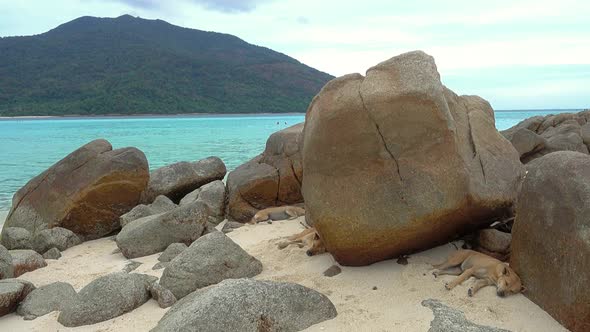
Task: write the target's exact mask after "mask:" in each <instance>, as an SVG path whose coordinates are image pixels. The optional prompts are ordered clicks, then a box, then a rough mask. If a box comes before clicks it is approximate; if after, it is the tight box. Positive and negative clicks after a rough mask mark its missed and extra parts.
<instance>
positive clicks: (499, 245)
mask: <svg viewBox="0 0 590 332" xmlns="http://www.w3.org/2000/svg"><path fill="white" fill-rule="evenodd" d="M511 241H512V235H511V234H510V233H504V232H501V231H499V230H497V229H482V230H480V231H479V232H478V233H477V243H478V245H479V246H481V247H482V248H484V249H485V250H487V251H491V252H497V253H509V252H510V242H511Z"/></svg>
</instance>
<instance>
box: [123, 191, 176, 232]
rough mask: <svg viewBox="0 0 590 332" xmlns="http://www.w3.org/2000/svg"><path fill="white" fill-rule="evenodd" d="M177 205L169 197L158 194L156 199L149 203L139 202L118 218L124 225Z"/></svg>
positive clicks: (166, 210) (171, 208)
mask: <svg viewBox="0 0 590 332" xmlns="http://www.w3.org/2000/svg"><path fill="white" fill-rule="evenodd" d="M176 207H177V205H176V204H174V202H172V201H171V200H170V198H168V197H166V196H163V195H160V196H158V197H156V200H155V201H154V202H153V203H152V204H149V205H145V204H140V205H138V206H136V207H134V208H133V209H132V210H131V211H129V212H127V213H125V214H124V215H122V216H121V217H120V218H119V222H120V223H121V227H125V226H126V225H127V224H128V223H130V222H132V221H133V220H137V219H140V218H143V217H147V216H152V215H154V214H160V213H165V212H168V211H170V210H173V209H174V208H176Z"/></svg>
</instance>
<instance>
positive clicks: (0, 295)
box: [0, 279, 35, 317]
mask: <svg viewBox="0 0 590 332" xmlns="http://www.w3.org/2000/svg"><path fill="white" fill-rule="evenodd" d="M34 289H35V285H33V284H32V283H30V282H28V281H26V280H19V279H4V280H0V317H2V316H4V315H6V314H9V313H11V312H13V311H14V310H16V308H17V306H18V304H19V303H20V302H21V301H22V300H23V299H24V298H25V297H27V295H29V293H30V292H32V291H33V290H34Z"/></svg>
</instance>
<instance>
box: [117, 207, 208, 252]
mask: <svg viewBox="0 0 590 332" xmlns="http://www.w3.org/2000/svg"><path fill="white" fill-rule="evenodd" d="M207 216H208V215H207V207H206V206H205V205H204V204H203V203H201V202H195V203H192V204H188V205H185V206H180V207H178V208H176V209H174V210H172V211H170V212H166V213H164V214H159V215H155V216H149V217H145V218H141V219H137V220H135V221H134V222H132V223H130V224H128V225H127V226H125V227H123V229H122V230H121V232H120V233H119V234H118V235H117V246H118V247H119V248H120V249H121V253H122V254H123V255H124V256H125V257H127V258H135V257H141V256H147V255H151V254H155V253H157V252H161V251H163V250H164V249H166V248H167V247H168V246H169V245H170V244H172V243H177V242H182V243H186V244H190V243H192V242H193V241H194V240H196V239H198V238H199V237H200V236H201V235H202V234H203V231H204V230H205V225H206V223H207Z"/></svg>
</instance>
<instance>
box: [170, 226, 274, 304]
mask: <svg viewBox="0 0 590 332" xmlns="http://www.w3.org/2000/svg"><path fill="white" fill-rule="evenodd" d="M260 272H262V263H260V261H258V260H257V259H256V258H254V257H252V256H250V255H249V254H248V253H247V252H246V251H244V249H242V248H241V247H240V246H239V245H237V244H236V243H235V242H234V241H232V240H231V239H230V238H228V237H227V236H226V235H225V234H223V233H221V232H214V233H211V234H207V235H205V236H203V237H201V238H199V239H198V240H197V241H195V242H193V244H191V246H190V247H188V249H186V250H185V251H183V252H182V253H181V254H180V255H178V256H176V258H174V259H173V260H172V261H171V262H170V265H168V266H167V267H166V269H165V270H164V272H163V274H162V278H160V284H161V285H162V286H164V287H165V288H168V289H170V290H171V291H172V293H173V294H174V296H176V298H177V299H180V298H182V297H184V296H186V295H187V294H189V293H191V292H193V291H195V290H197V289H199V288H202V287H205V286H209V285H213V284H216V283H218V282H220V281H222V280H224V279H232V278H250V277H254V276H255V275H257V274H259V273H260Z"/></svg>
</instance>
